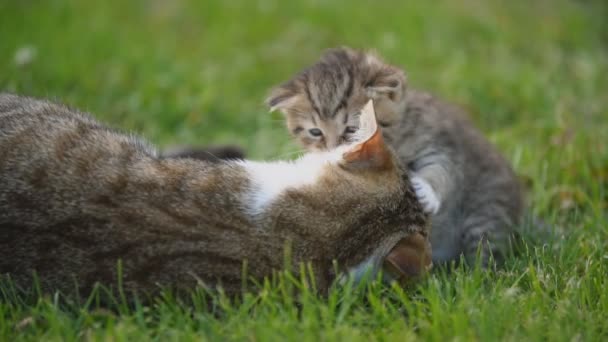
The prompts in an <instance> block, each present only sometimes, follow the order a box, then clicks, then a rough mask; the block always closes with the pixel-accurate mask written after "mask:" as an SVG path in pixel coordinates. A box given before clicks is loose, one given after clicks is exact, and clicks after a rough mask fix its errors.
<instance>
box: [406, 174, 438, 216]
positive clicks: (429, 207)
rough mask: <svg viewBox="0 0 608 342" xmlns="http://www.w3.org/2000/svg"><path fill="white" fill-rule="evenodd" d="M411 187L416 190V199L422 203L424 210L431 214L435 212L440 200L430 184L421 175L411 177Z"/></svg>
mask: <svg viewBox="0 0 608 342" xmlns="http://www.w3.org/2000/svg"><path fill="white" fill-rule="evenodd" d="M412 187H413V188H414V191H416V197H418V201H419V202H420V204H422V208H423V209H424V212H426V213H427V214H432V215H435V214H437V212H438V211H439V207H441V202H440V201H439V196H437V194H436V193H435V190H433V188H432V187H431V185H430V184H429V183H428V182H427V181H425V180H424V179H423V178H421V177H412Z"/></svg>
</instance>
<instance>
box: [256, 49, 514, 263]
mask: <svg viewBox="0 0 608 342" xmlns="http://www.w3.org/2000/svg"><path fill="white" fill-rule="evenodd" d="M370 99H373V100H374V102H375V108H376V113H377V119H378V121H379V123H380V125H381V126H383V129H382V133H383V136H384V138H385V139H386V142H387V143H388V144H389V145H390V146H392V147H393V148H394V149H395V150H396V152H397V155H398V157H399V159H400V160H401V162H402V163H403V164H404V165H407V167H408V169H409V170H410V171H411V173H412V184H413V185H414V188H415V191H416V194H417V196H418V198H419V200H420V202H421V203H422V204H423V206H424V208H425V210H426V211H427V212H428V213H430V214H433V216H432V218H431V222H432V226H433V228H432V230H431V231H432V232H431V245H432V247H433V260H434V261H436V262H445V261H449V260H454V259H456V258H458V257H459V256H460V255H461V254H464V256H465V257H466V259H467V261H468V262H469V263H471V262H473V260H475V258H476V256H477V252H478V249H479V250H480V252H481V263H482V265H484V266H485V265H487V264H488V261H489V259H490V256H491V255H493V256H494V258H495V259H496V260H497V261H500V259H501V257H503V256H504V254H505V252H506V250H507V247H508V245H509V239H510V235H511V234H512V232H513V227H514V225H516V224H517V223H518V222H519V220H520V216H521V215H522V196H521V193H520V189H519V183H518V181H517V178H516V176H515V174H514V173H513V171H512V169H511V167H510V166H509V163H508V162H507V161H506V160H505V159H504V158H503V157H502V156H501V155H500V153H499V152H498V151H497V150H496V149H495V148H494V147H493V146H492V145H491V144H490V143H489V142H488V141H487V140H486V139H485V138H484V136H483V135H482V134H481V133H480V132H479V131H478V130H477V129H475V127H474V126H473V125H472V124H471V123H470V121H468V120H467V119H466V118H465V116H464V114H463V113H462V112H461V110H459V109H458V108H456V107H455V106H452V105H449V104H446V103H444V102H442V101H440V100H438V99H436V98H434V97H433V96H431V95H430V94H427V93H424V92H420V91H417V90H413V89H408V88H407V86H406V77H405V74H404V73H403V71H401V70H400V69H399V68H397V67H394V66H392V65H388V64H386V63H384V62H383V61H382V60H381V59H380V58H379V57H378V56H376V55H375V54H372V53H365V52H361V51H356V50H353V49H350V48H337V49H332V50H329V51H327V52H326V53H325V54H324V55H323V56H322V57H321V59H320V60H319V61H318V62H316V63H315V64H314V65H312V66H311V67H309V68H307V69H305V70H304V71H302V72H301V73H299V74H298V75H296V76H295V77H294V78H292V79H291V80H289V81H287V82H286V83H284V84H282V85H280V86H278V87H276V88H275V89H274V90H273V91H272V93H271V95H270V97H269V98H268V99H267V104H268V105H269V107H270V108H271V110H275V109H278V110H280V111H282V112H283V113H284V114H285V118H286V121H287V127H288V129H289V131H290V132H291V134H292V135H293V136H294V137H295V138H296V139H297V140H298V141H299V142H300V143H301V144H302V145H303V146H304V147H306V148H307V149H308V150H313V151H315V150H327V149H333V148H335V147H336V146H339V145H343V144H347V143H349V141H351V140H352V137H353V136H354V133H355V132H356V131H357V129H358V122H357V119H356V116H355V115H354V114H356V113H357V111H358V109H359V108H360V107H361V106H362V105H363V104H364V103H366V102H367V101H369V100H370Z"/></svg>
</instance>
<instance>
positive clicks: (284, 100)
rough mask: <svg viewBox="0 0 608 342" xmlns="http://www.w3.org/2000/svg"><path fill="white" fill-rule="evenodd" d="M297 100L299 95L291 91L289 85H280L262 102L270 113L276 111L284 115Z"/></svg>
mask: <svg viewBox="0 0 608 342" xmlns="http://www.w3.org/2000/svg"><path fill="white" fill-rule="evenodd" d="M299 99H300V95H299V93H298V92H297V91H295V90H293V89H291V87H290V86H289V85H282V86H278V87H276V88H274V89H272V90H271V91H270V95H268V97H267V98H266V101H264V102H265V103H266V105H267V106H268V107H269V108H270V111H271V112H274V111H275V110H278V111H281V112H282V113H283V114H286V112H287V110H289V108H291V107H293V106H294V105H295V104H296V102H298V101H299Z"/></svg>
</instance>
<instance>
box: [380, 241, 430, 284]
mask: <svg viewBox="0 0 608 342" xmlns="http://www.w3.org/2000/svg"><path fill="white" fill-rule="evenodd" d="M432 265H433V263H432V261H431V248H430V245H429V242H428V240H427V239H426V238H425V237H424V236H422V234H420V233H415V234H413V235H410V236H408V237H406V238H404V239H401V240H400V241H399V242H398V243H397V245H396V246H395V247H393V249H392V250H391V251H390V252H389V254H388V255H387V256H386V258H385V259H384V265H383V269H384V271H385V272H387V273H388V275H389V276H390V277H391V278H393V279H394V280H397V281H398V282H399V283H402V284H403V283H407V282H409V281H411V280H415V279H416V278H419V277H420V276H422V275H423V274H424V273H426V271H428V270H429V269H430V268H431V267H432Z"/></svg>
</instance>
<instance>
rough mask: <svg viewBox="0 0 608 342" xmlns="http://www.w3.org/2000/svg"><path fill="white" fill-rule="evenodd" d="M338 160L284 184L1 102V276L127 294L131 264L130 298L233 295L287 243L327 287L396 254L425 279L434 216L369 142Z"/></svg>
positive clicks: (275, 262) (30, 103)
mask: <svg viewBox="0 0 608 342" xmlns="http://www.w3.org/2000/svg"><path fill="white" fill-rule="evenodd" d="M372 121H373V116H372ZM375 136H378V135H377V134H376V135H375ZM372 142H373V144H372ZM357 148H358V149H359V150H357ZM365 151H367V152H370V153H372V154H371V157H373V158H370V156H367V155H365V154H363V153H362V152H365ZM336 153H339V155H335V153H334V155H331V153H330V152H326V153H325V154H324V155H328V156H329V155H331V158H325V157H315V156H314V155H313V157H310V156H305V157H303V159H300V160H298V161H295V162H290V163H284V164H281V165H284V171H285V172H290V171H291V172H301V170H316V172H317V174H316V176H315V177H313V179H309V180H308V181H307V182H306V184H300V183H298V182H297V181H296V182H281V180H280V179H277V178H276V177H281V176H279V175H273V177H271V178H265V177H258V175H259V174H263V173H264V172H266V171H267V170H269V169H272V168H273V167H274V165H275V164H260V163H253V162H248V161H228V162H223V161H216V162H213V163H211V162H206V161H200V160H195V159H189V158H159V157H158V155H157V152H156V150H155V149H154V148H153V147H152V146H150V145H149V144H148V143H146V142H145V141H143V140H141V139H139V138H137V137H134V136H131V135H125V134H123V133H120V132H118V131H115V130H112V129H109V128H107V127H106V126H104V125H102V124H100V123H99V122H97V121H96V120H94V119H93V118H91V116H89V115H88V114H86V113H81V112H78V111H76V110H73V109H69V108H67V107H65V106H62V105H58V104H54V103H50V102H47V101H42V100H35V99H31V98H26V97H18V96H14V95H6V94H4V95H2V94H0V250H1V251H2V252H3V256H2V258H0V275H8V276H9V277H10V278H11V279H12V280H13V281H15V282H16V284H17V285H18V286H20V287H29V286H31V285H32V284H33V278H32V273H33V272H36V273H37V276H38V278H39V280H40V285H41V286H42V289H43V291H45V292H46V291H56V290H59V291H62V292H67V293H71V291H72V290H74V289H75V284H77V285H78V289H79V290H80V291H83V292H85V293H86V292H87V291H89V290H90V289H91V288H92V287H93V285H94V284H95V283H98V282H99V283H102V284H104V285H106V286H114V285H116V284H117V280H118V273H117V262H118V261H119V260H121V261H122V275H123V279H122V283H123V285H124V289H125V290H126V291H128V292H131V291H139V292H155V291H156V290H157V289H158V288H159V286H164V287H176V288H191V287H192V286H194V285H195V284H196V281H197V279H200V280H202V281H203V282H205V283H206V284H207V285H210V286H216V285H221V286H223V288H224V289H225V290H226V292H227V293H228V294H236V293H238V292H239V291H240V290H241V285H242V284H243V281H244V279H242V275H243V261H245V260H246V262H247V263H246V269H247V273H248V275H249V276H251V277H254V278H256V279H260V278H262V277H264V276H268V275H270V274H271V272H272V271H273V270H279V269H281V268H282V266H283V262H284V253H283V250H284V247H285V246H286V244H290V245H291V251H292V256H293V258H294V262H304V261H307V262H311V263H312V264H313V268H314V269H315V271H316V275H317V281H318V286H319V288H320V289H324V288H327V286H328V284H329V283H330V282H331V281H332V280H333V279H334V278H335V277H336V275H335V274H334V273H333V270H334V268H333V265H332V262H333V261H334V260H335V261H337V262H338V265H340V266H341V267H342V269H343V270H349V269H356V268H357V267H359V266H360V264H361V263H363V262H364V261H365V260H368V259H369V258H370V257H372V259H371V262H372V264H373V266H376V268H377V267H378V266H379V265H380V264H381V263H382V262H383V259H385V257H386V262H388V263H389V264H390V265H392V266H396V267H397V268H398V269H399V268H400V269H401V270H402V271H403V272H405V273H408V272H410V273H412V272H413V273H421V272H423V271H424V267H422V266H425V265H426V264H427V260H426V259H427V257H426V253H428V246H427V243H426V242H424V241H423V242H418V243H414V242H416V241H417V240H416V239H417V238H416V239H414V240H411V238H412V237H414V236H418V237H420V236H426V226H425V215H424V214H423V213H422V211H421V208H420V207H419V205H418V204H417V202H416V200H415V196H414V194H413V193H412V192H411V190H410V186H409V182H408V180H407V177H406V175H405V173H404V172H403V171H402V170H401V169H400V168H399V167H398V164H397V163H395V162H394V160H393V156H392V154H390V152H389V151H388V150H387V149H386V148H385V147H384V145H383V143H382V142H381V140H378V139H371V138H370V139H369V140H368V141H362V142H360V143H359V144H358V145H356V146H354V147H353V149H352V150H350V149H349V150H345V151H336ZM346 156H348V157H349V158H351V157H352V158H351V159H353V160H351V161H346V160H345V159H344V158H346ZM353 156H354V157H353ZM378 157H383V159H382V160H383V162H382V164H379V163H378V162H376V160H380V159H378ZM325 159H327V160H325ZM355 165H356V167H355ZM274 183H278V184H279V188H278V189H273V190H272V191H271V192H268V189H269V188H271V187H272V186H273V184H274ZM257 197H265V200H264V201H263V203H257V202H256V198H257ZM408 253H409V254H408ZM428 262H430V260H428ZM408 267H409V269H408ZM412 267H413V269H412ZM421 267H422V268H421ZM412 270H413V271H412ZM405 275H406V276H411V275H412V274H409V275H408V274H405Z"/></svg>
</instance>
